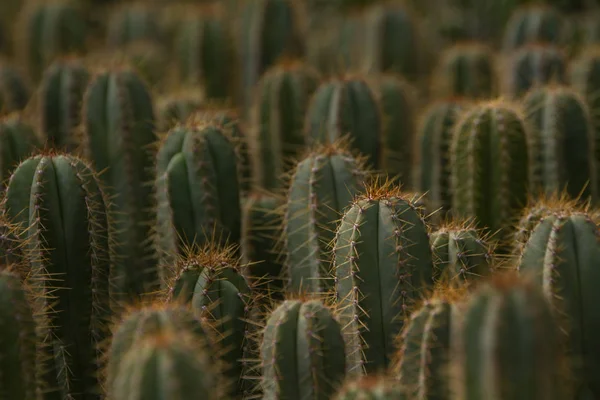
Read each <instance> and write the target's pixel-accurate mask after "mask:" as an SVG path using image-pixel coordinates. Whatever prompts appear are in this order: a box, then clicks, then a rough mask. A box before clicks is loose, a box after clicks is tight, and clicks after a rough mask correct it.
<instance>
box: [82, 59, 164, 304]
mask: <svg viewBox="0 0 600 400" xmlns="http://www.w3.org/2000/svg"><path fill="white" fill-rule="evenodd" d="M84 98H85V101H84V108H83V118H82V119H83V125H84V131H85V133H84V151H85V153H86V155H87V157H88V158H89V159H90V160H91V161H92V164H93V166H94V169H95V170H96V171H102V172H103V173H102V175H101V177H102V179H103V182H104V184H105V186H106V187H107V189H108V190H109V193H110V194H111V196H114V199H113V201H112V204H111V207H110V213H111V219H112V222H113V227H114V235H113V239H114V241H115V243H116V248H115V252H116V258H115V274H116V284H117V293H116V294H118V296H120V297H125V298H132V297H134V298H135V297H138V296H140V295H141V294H142V293H148V292H151V291H153V290H155V289H156V287H157V284H158V277H157V275H156V273H157V271H156V262H157V260H156V253H155V250H154V249H153V247H152V244H151V239H152V237H151V233H152V230H153V226H154V224H155V223H154V221H155V218H156V217H155V215H154V212H153V206H154V204H153V201H152V200H153V196H152V192H153V188H152V186H151V185H150V183H151V182H153V181H154V176H155V175H154V172H153V165H154V160H155V155H154V153H155V150H154V148H153V147H152V145H153V144H154V143H155V142H156V140H157V138H156V134H155V132H154V110H153V106H152V99H151V97H150V93H149V92H148V91H147V89H146V87H145V85H144V83H143V82H142V81H141V79H140V78H139V77H138V76H137V75H136V74H135V73H134V72H133V71H132V70H130V69H114V70H109V71H105V72H102V73H100V74H98V75H97V76H95V78H94V79H93V80H92V81H91V83H90V84H89V85H88V88H87V90H86V93H85V95H84Z"/></svg>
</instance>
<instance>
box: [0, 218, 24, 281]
mask: <svg viewBox="0 0 600 400" xmlns="http://www.w3.org/2000/svg"><path fill="white" fill-rule="evenodd" d="M26 249H27V240H26V239H25V235H24V233H23V230H22V228H20V227H19V226H18V225H15V224H13V223H11V222H10V221H9V220H8V217H7V216H6V215H5V213H2V212H0V271H5V270H10V271H11V272H14V273H18V274H19V275H20V276H21V280H24V279H25V278H26V277H27V274H28V273H29V268H28V262H27V261H28V260H27V257H26V256H25V254H26V253H27V252H26Z"/></svg>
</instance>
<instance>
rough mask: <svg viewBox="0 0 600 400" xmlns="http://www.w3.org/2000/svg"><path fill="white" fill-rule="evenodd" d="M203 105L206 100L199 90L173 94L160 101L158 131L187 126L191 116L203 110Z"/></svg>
mask: <svg viewBox="0 0 600 400" xmlns="http://www.w3.org/2000/svg"><path fill="white" fill-rule="evenodd" d="M203 104H204V98H203V97H202V95H201V94H200V90H199V89H198V90H190V91H184V92H181V93H173V94H171V95H168V96H165V97H162V98H160V99H158V101H157V105H156V109H157V111H156V113H157V119H158V123H157V125H158V127H157V129H158V131H159V132H167V131H169V130H171V129H173V128H174V127H175V126H177V125H178V124H182V125H183V124H185V122H186V121H187V119H188V118H189V117H190V116H192V115H193V114H194V113H195V112H197V111H200V110H201V108H202V106H203Z"/></svg>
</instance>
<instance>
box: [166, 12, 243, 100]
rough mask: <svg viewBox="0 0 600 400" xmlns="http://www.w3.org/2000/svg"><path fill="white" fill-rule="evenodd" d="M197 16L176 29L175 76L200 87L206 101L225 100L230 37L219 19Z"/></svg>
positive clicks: (230, 71) (229, 73)
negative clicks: (177, 70) (176, 74)
mask: <svg viewBox="0 0 600 400" xmlns="http://www.w3.org/2000/svg"><path fill="white" fill-rule="evenodd" d="M201 15H202V16H201V17H192V18H189V19H187V20H185V21H183V23H182V25H181V27H180V28H179V32H178V35H177V44H176V49H177V62H178V64H179V76H180V79H181V80H182V81H183V82H185V83H187V84H193V85H202V87H203V89H204V94H205V96H206V98H207V99H216V100H225V99H227V98H228V97H231V95H232V93H233V83H234V81H233V80H232V78H231V76H232V75H233V72H234V71H233V68H234V66H235V64H234V62H233V61H234V53H233V51H234V48H233V38H231V37H230V36H229V31H228V28H227V25H226V24H225V21H224V19H223V18H221V17H219V16H213V15H205V14H204V13H203V14H201Z"/></svg>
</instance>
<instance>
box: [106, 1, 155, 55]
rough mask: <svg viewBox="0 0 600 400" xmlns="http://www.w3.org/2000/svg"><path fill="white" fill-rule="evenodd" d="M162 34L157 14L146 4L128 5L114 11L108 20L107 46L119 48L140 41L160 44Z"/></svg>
mask: <svg viewBox="0 0 600 400" xmlns="http://www.w3.org/2000/svg"><path fill="white" fill-rule="evenodd" d="M161 39H162V32H161V29H160V24H159V22H158V18H157V15H156V13H155V12H154V10H153V9H152V8H149V7H148V6H146V5H144V4H133V5H131V4H127V5H124V6H122V7H120V8H118V9H116V10H115V11H114V13H113V14H112V15H111V16H110V18H109V20H108V26H107V35H106V40H107V44H108V46H109V47H111V48H117V47H121V46H124V45H126V44H129V43H132V42H137V41H140V40H148V41H151V42H160V41H161Z"/></svg>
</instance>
